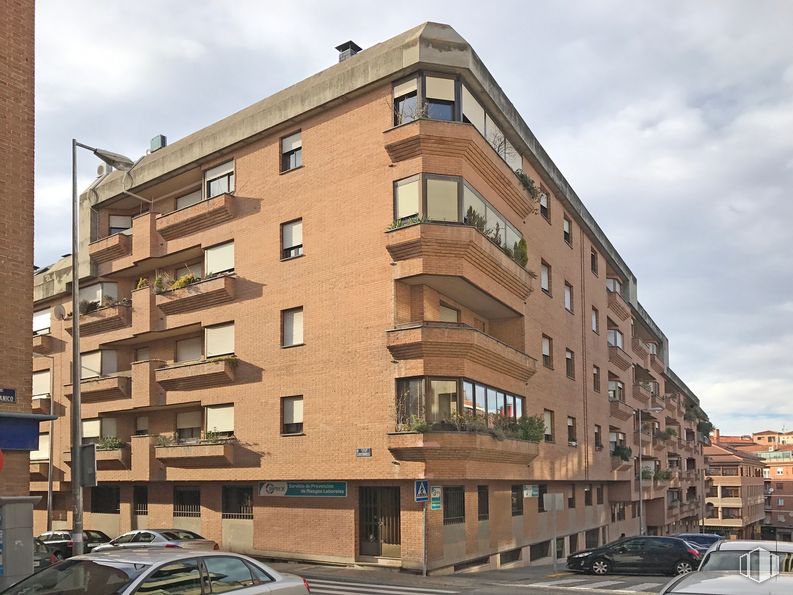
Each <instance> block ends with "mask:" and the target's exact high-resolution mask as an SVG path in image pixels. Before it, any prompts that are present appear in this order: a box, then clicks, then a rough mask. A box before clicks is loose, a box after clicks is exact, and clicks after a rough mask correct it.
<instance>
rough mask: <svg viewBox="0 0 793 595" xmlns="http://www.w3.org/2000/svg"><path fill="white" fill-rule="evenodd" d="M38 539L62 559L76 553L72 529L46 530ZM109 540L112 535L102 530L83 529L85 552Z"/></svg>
mask: <svg viewBox="0 0 793 595" xmlns="http://www.w3.org/2000/svg"><path fill="white" fill-rule="evenodd" d="M38 539H40V540H41V541H43V542H44V543H46V544H47V546H48V547H49V548H50V549H51V550H52V551H53V553H54V554H55V555H56V556H57V557H58V558H59V559H60V560H63V559H64V558H69V557H70V556H71V555H72V554H73V553H74V532H72V531H46V532H44V533H42V534H41V535H39V536H38ZM109 541H110V537H108V536H107V535H105V534H104V533H102V532H101V531H95V530H92V529H85V530H84V531H83V543H84V544H85V552H84V553H89V552H91V551H93V550H94V548H95V547H96V546H98V545H103V544H105V543H108V542H109Z"/></svg>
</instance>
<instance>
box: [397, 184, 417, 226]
mask: <svg viewBox="0 0 793 595" xmlns="http://www.w3.org/2000/svg"><path fill="white" fill-rule="evenodd" d="M418 213H419V180H418V179H413V180H411V181H409V182H397V185H396V213H395V214H394V215H395V217H394V218H395V219H404V218H406V217H412V216H414V215H418Z"/></svg>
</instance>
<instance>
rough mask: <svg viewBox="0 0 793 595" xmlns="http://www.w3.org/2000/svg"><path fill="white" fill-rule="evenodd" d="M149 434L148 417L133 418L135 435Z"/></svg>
mask: <svg viewBox="0 0 793 595" xmlns="http://www.w3.org/2000/svg"><path fill="white" fill-rule="evenodd" d="M148 433H149V417H148V416H147V415H140V416H138V417H136V418H135V435H136V436H146V435H147V434H148Z"/></svg>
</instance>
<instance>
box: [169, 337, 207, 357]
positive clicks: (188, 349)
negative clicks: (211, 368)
mask: <svg viewBox="0 0 793 595" xmlns="http://www.w3.org/2000/svg"><path fill="white" fill-rule="evenodd" d="M203 351H204V341H203V340H202V338H201V337H193V338H192V339H184V340H182V341H177V342H176V361H177V362H191V361H195V360H199V359H201V358H202V354H203Z"/></svg>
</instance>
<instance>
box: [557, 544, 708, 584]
mask: <svg viewBox="0 0 793 595" xmlns="http://www.w3.org/2000/svg"><path fill="white" fill-rule="evenodd" d="M700 560H701V555H700V552H699V550H697V549H695V548H694V547H693V546H691V545H689V544H688V543H686V542H685V541H683V540H682V539H678V538H677V537H654V536H643V537H628V538H625V539H619V540H617V541H615V542H612V543H609V544H606V545H604V546H601V547H596V548H591V549H588V550H583V551H580V552H575V553H573V554H571V555H569V556H568V557H567V568H568V569H569V570H574V571H578V572H591V573H593V574H598V575H604V574H609V573H610V572H618V573H623V574H630V573H653V574H654V573H670V574H685V573H687V572H691V571H692V570H695V569H696V568H697V567H698V566H699V563H700Z"/></svg>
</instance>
